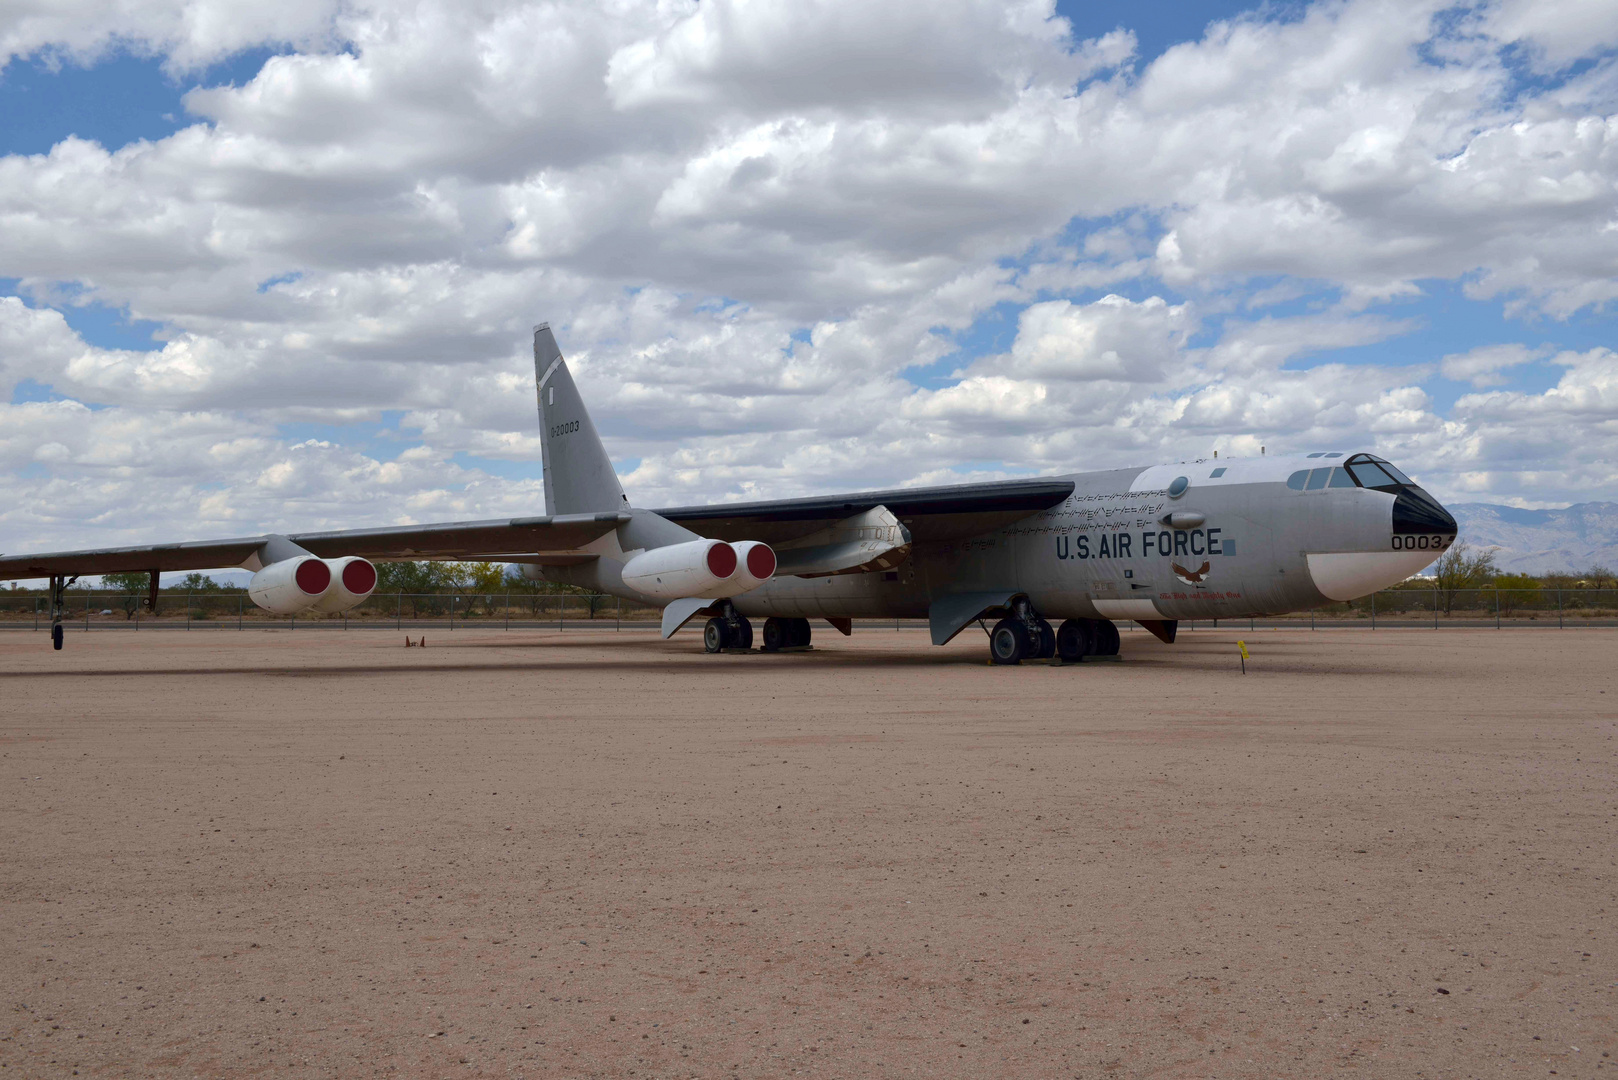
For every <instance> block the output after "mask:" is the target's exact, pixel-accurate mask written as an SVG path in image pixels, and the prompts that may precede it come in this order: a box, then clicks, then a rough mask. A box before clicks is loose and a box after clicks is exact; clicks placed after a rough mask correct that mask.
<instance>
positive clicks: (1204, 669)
mask: <svg viewBox="0 0 1618 1080" xmlns="http://www.w3.org/2000/svg"><path fill="white" fill-rule="evenodd" d="M816 633H817V648H816V650H815V651H813V652H808V653H802V654H797V655H783V656H763V655H751V656H740V655H726V656H717V657H711V656H705V655H702V654H701V653H700V651H699V646H698V644H697V638H696V635H695V634H692V633H689V632H688V633H683V634H681V635H680V636H679V637H677V638H676V639H675V640H674V641H672V642H663V641H659V640H658V639H657V638H656V637H655V636H653V635H650V634H645V633H622V634H611V633H590V632H583V633H568V634H561V635H558V634H554V633H539V632H525V633H517V632H512V633H510V634H499V633H493V634H490V633H479V632H473V633H467V632H463V631H456V632H455V633H454V634H453V635H452V634H449V633H439V634H436V635H434V634H431V633H429V636H428V643H427V646H428V647H427V648H425V649H405V648H403V635H397V636H394V635H386V634H381V633H367V634H340V633H329V634H328V633H308V634H304V633H299V634H287V633H284V632H282V633H275V632H264V631H259V632H252V633H242V634H236V633H231V634H228V635H227V634H218V635H215V634H213V633H208V632H202V633H193V634H181V633H168V634H138V635H137V634H116V635H114V634H105V635H97V634H89V635H85V634H74V635H70V636H69V639H68V643H67V649H66V650H65V651H64V652H61V653H53V652H51V651H50V649H49V647H48V645H47V643H46V641H45V638H44V635H43V634H40V635H22V634H18V635H6V637H5V638H4V639H0V702H3V703H4V704H3V706H0V829H3V834H0V835H3V836H4V841H3V843H4V848H3V851H4V858H3V859H0V905H3V906H0V993H3V995H4V1006H5V1014H4V1016H5V1022H4V1024H3V1025H0V1026H3V1028H4V1030H3V1031H0V1036H3V1038H0V1076H5V1075H24V1076H30V1077H36V1076H37V1077H54V1076H69V1075H80V1076H210V1077H212V1076H219V1077H234V1076H246V1075H274V1076H291V1077H303V1076H311V1077H312V1076H341V1077H350V1076H371V1075H398V1076H432V1077H439V1076H445V1077H463V1076H485V1075H487V1076H543V1075H552V1076H612V1077H630V1076H632V1077H689V1076H702V1077H755V1076H769V1077H775V1076H788V1075H794V1074H797V1075H815V1076H825V1077H834V1076H845V1077H862V1078H863V1077H883V1076H905V1075H914V1076H982V1077H1007V1076H1016V1077H1066V1076H1076V1077H1104V1076H1130V1077H1133V1076H1163V1077H1203V1076H1208V1077H1318V1076H1321V1075H1323V1074H1326V1073H1328V1072H1336V1071H1337V1070H1340V1069H1351V1070H1356V1072H1357V1075H1362V1076H1369V1077H1406V1076H1408V1077H1416V1076H1423V1077H1464V1076H1545V1075H1556V1076H1579V1077H1600V1076H1604V1075H1611V1076H1613V1077H1614V1078H1615V1080H1618V1059H1614V1058H1611V1057H1608V1056H1607V1055H1608V1054H1609V1053H1612V1052H1618V962H1615V961H1618V934H1615V927H1614V918H1613V913H1614V910H1615V909H1618V898H1615V895H1614V891H1615V890H1614V880H1615V873H1618V869H1615V866H1614V863H1615V858H1618V835H1615V832H1618V785H1615V779H1618V742H1615V739H1614V736H1615V735H1618V680H1615V678H1614V664H1613V657H1614V650H1615V646H1618V633H1615V632H1613V631H1606V630H1580V631H1569V632H1564V633H1547V632H1544V631H1510V630H1507V631H1499V632H1496V631H1487V630H1485V631H1475V632H1474V631H1457V632H1453V633H1446V634H1433V633H1431V632H1428V633H1425V634H1423V633H1421V632H1419V631H1409V632H1401V631H1391V632H1390V631H1386V630H1383V631H1378V632H1376V633H1374V634H1373V633H1370V632H1364V631H1340V632H1329V633H1326V632H1323V633H1315V634H1310V633H1308V632H1307V631H1303V632H1294V631H1283V632H1271V633H1264V632H1261V633H1258V634H1256V635H1255V634H1248V635H1238V634H1233V633H1226V632H1224V631H1223V630H1221V631H1218V632H1209V631H1202V632H1197V633H1195V634H1191V635H1187V636H1186V637H1184V638H1182V640H1181V641H1180V643H1179V644H1177V645H1174V646H1172V647H1166V646H1163V645H1160V644H1159V643H1157V642H1156V641H1155V640H1152V639H1150V638H1149V637H1148V635H1146V634H1139V633H1137V634H1127V635H1125V645H1124V657H1123V662H1122V663H1098V664H1085V665H1080V666H1076V667H1065V668H1053V667H1046V666H1025V667H1022V668H994V667H989V666H987V665H986V664H985V663H984V657H985V653H986V650H985V649H984V647H983V641H982V638H981V636H976V631H975V630H974V631H972V632H971V633H970V634H963V635H962V637H961V638H959V639H957V642H956V643H954V644H952V645H951V646H949V647H946V648H943V649H934V648H931V647H929V646H928V645H927V644H926V639H925V635H924V634H921V633H916V632H904V633H893V632H891V631H890V632H887V633H883V632H876V631H873V632H861V633H857V634H856V635H855V636H854V637H853V638H846V639H845V638H841V637H839V636H837V635H836V634H835V633H833V632H831V631H830V630H829V629H827V628H825V627H820V628H818V629H817V631H816ZM1238 636H1242V637H1245V638H1246V640H1247V641H1248V645H1249V647H1250V649H1251V650H1252V653H1253V658H1252V660H1250V661H1249V663H1248V674H1247V675H1245V676H1244V675H1242V674H1241V672H1240V669H1239V666H1238V655H1237V652H1236V648H1235V641H1236V638H1237V637H1238Z"/></svg>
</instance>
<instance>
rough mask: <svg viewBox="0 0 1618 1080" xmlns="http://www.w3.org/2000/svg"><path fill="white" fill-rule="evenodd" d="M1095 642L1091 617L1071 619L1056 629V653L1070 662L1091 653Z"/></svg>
mask: <svg viewBox="0 0 1618 1080" xmlns="http://www.w3.org/2000/svg"><path fill="white" fill-rule="evenodd" d="M1094 643H1095V636H1094V634H1093V633H1092V632H1091V630H1090V620H1089V619H1069V620H1067V621H1066V622H1064V623H1063V624H1062V625H1061V626H1060V627H1059V628H1058V629H1057V631H1056V654H1057V655H1058V656H1060V657H1061V658H1062V659H1063V660H1065V661H1067V662H1068V663H1070V664H1071V663H1073V662H1074V661H1076V660H1080V659H1082V658H1083V657H1086V656H1089V655H1091V652H1092V650H1093V649H1094V647H1095V645H1094Z"/></svg>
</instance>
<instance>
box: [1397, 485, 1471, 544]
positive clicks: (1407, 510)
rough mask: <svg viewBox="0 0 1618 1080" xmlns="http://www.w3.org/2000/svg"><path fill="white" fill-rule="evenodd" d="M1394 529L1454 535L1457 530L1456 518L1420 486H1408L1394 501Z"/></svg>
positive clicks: (1406, 531)
mask: <svg viewBox="0 0 1618 1080" xmlns="http://www.w3.org/2000/svg"><path fill="white" fill-rule="evenodd" d="M1393 531H1394V532H1395V533H1406V534H1408V533H1426V534H1432V533H1440V534H1442V535H1445V536H1454V535H1455V533H1456V531H1457V530H1456V525H1455V519H1454V518H1453V517H1451V516H1450V512H1449V511H1448V510H1445V509H1444V508H1443V507H1442V506H1440V505H1438V500H1437V499H1435V498H1433V497H1432V496H1431V495H1429V494H1427V493H1426V492H1425V491H1423V490H1421V489H1420V488H1406V489H1405V490H1403V491H1401V492H1399V497H1398V498H1397V499H1395V500H1394V501H1393Z"/></svg>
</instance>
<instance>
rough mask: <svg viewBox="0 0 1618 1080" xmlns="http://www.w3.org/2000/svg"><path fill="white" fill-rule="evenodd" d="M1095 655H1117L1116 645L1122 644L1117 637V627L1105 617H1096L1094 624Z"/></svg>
mask: <svg viewBox="0 0 1618 1080" xmlns="http://www.w3.org/2000/svg"><path fill="white" fill-rule="evenodd" d="M1095 634H1096V646H1095V648H1096V655H1097V656H1117V655H1118V647H1119V646H1120V645H1122V644H1123V642H1122V641H1120V640H1119V638H1118V628H1117V627H1116V626H1114V625H1113V624H1112V623H1111V622H1110V621H1108V620H1107V619H1097V620H1096V625H1095Z"/></svg>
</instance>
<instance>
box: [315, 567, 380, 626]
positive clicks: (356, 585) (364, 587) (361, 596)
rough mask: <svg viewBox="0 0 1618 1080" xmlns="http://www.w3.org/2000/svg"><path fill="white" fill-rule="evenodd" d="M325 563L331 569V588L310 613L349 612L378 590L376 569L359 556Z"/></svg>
mask: <svg viewBox="0 0 1618 1080" xmlns="http://www.w3.org/2000/svg"><path fill="white" fill-rule="evenodd" d="M325 563H326V565H327V566H329V567H331V586H330V587H329V588H327V589H326V591H325V593H324V594H322V595H321V597H320V599H319V600H316V601H315V602H314V603H313V604H312V605H310V607H309V610H310V611H318V612H320V613H321V614H323V615H335V614H337V613H338V612H340V611H347V610H348V609H349V608H352V607H358V606H359V605H361V604H363V603H365V598H366V597H368V596H370V595H371V593H372V591H373V590H374V589H375V588H376V567H374V566H372V565H371V564H370V563H369V562H367V561H366V560H365V559H362V558H360V557H359V556H358V555H345V556H344V557H343V558H341V559H327V560H325Z"/></svg>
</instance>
